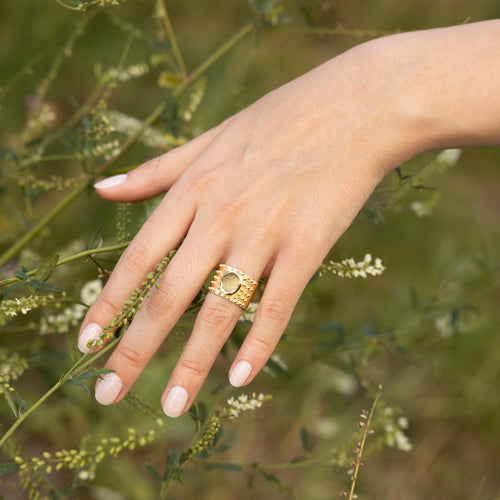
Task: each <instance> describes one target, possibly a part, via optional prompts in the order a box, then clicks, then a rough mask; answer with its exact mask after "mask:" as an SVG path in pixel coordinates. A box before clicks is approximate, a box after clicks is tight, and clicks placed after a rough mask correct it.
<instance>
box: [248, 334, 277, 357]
mask: <svg viewBox="0 0 500 500" xmlns="http://www.w3.org/2000/svg"><path fill="white" fill-rule="evenodd" d="M251 341H252V344H253V345H252V348H253V349H254V350H256V351H257V352H258V353H259V356H260V357H268V356H269V355H270V354H271V353H272V352H273V350H274V347H275V343H274V342H271V341H270V340H269V339H268V338H267V337H262V336H260V335H252V337H251Z"/></svg>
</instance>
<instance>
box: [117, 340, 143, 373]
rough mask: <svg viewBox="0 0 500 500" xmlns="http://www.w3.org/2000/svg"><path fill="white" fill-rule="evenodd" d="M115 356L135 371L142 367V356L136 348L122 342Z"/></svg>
mask: <svg viewBox="0 0 500 500" xmlns="http://www.w3.org/2000/svg"><path fill="white" fill-rule="evenodd" d="M115 354H116V355H118V356H119V357H120V358H122V359H123V360H125V362H126V364H127V365H128V366H129V367H132V368H133V369H137V368H140V367H142V364H143V363H142V355H141V353H140V351H139V349H137V348H136V347H135V346H133V345H129V344H124V343H123V342H121V343H120V344H119V345H118V347H117V348H116V351H115Z"/></svg>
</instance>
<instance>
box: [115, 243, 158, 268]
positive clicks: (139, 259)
mask: <svg viewBox="0 0 500 500" xmlns="http://www.w3.org/2000/svg"><path fill="white" fill-rule="evenodd" d="M150 258H151V254H150V251H149V249H148V247H147V246H146V245H144V244H143V243H141V242H140V241H137V240H136V241H134V242H133V243H131V244H130V246H129V247H128V248H127V250H126V251H125V253H124V254H123V257H122V262H121V265H122V266H123V268H124V269H125V271H126V272H127V273H129V274H133V275H136V274H137V272H138V271H139V272H142V270H143V269H144V265H145V264H146V263H148V262H150Z"/></svg>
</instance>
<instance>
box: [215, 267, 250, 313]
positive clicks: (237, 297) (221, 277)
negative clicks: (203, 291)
mask: <svg viewBox="0 0 500 500" xmlns="http://www.w3.org/2000/svg"><path fill="white" fill-rule="evenodd" d="M257 285H258V282H257V281H255V280H254V279H253V278H252V277H250V276H248V274H245V273H244V272H242V271H240V270H239V269H236V268H234V267H231V266H226V264H220V265H219V269H217V272H216V273H215V276H214V277H213V279H212V282H211V283H210V286H209V287H208V290H209V291H210V292H212V293H215V295H219V296H220V297H224V298H225V299H227V300H229V301H230V302H232V303H233V304H236V305H237V306H239V307H241V308H242V309H246V308H247V307H248V304H249V303H250V300H251V299H252V296H253V294H254V293H255V290H256V289H257Z"/></svg>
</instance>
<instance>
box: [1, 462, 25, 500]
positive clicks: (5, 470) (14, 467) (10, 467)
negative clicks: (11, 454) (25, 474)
mask: <svg viewBox="0 0 500 500" xmlns="http://www.w3.org/2000/svg"><path fill="white" fill-rule="evenodd" d="M20 467H21V466H20V464H18V463H17V462H8V463H6V464H0V477H2V476H5V474H12V473H13V472H17V471H18V470H19V469H20ZM2 498H3V496H2V495H0V499H2Z"/></svg>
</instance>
